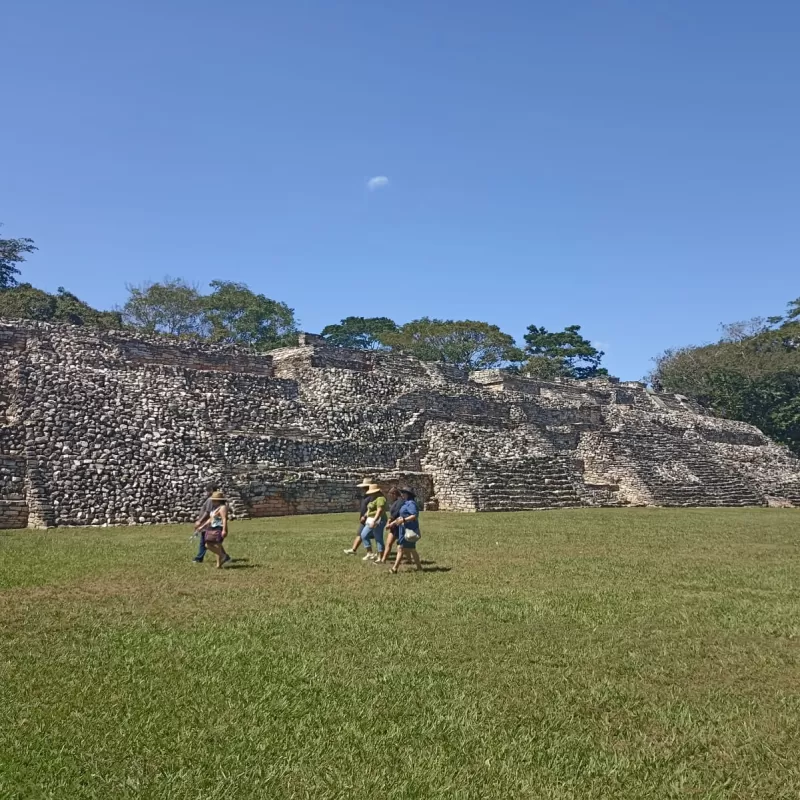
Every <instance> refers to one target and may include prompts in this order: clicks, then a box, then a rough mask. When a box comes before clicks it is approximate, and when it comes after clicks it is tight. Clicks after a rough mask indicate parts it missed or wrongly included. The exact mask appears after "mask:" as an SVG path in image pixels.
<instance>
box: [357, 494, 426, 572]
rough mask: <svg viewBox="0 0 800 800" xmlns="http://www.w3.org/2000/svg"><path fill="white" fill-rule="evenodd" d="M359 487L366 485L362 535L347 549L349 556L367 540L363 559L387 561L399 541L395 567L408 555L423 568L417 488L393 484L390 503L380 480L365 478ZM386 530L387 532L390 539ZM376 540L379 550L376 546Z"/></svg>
mask: <svg viewBox="0 0 800 800" xmlns="http://www.w3.org/2000/svg"><path fill="white" fill-rule="evenodd" d="M358 488H359V489H364V497H363V499H362V500H361V508H360V509H359V522H358V535H357V536H356V538H355V539H354V540H353V546H352V547H351V548H350V549H349V550H345V551H344V552H345V553H346V554H347V555H349V556H352V555H355V554H356V552H357V551H358V547H359V545H360V544H363V545H364V550H366V554H365V555H364V557H363V559H362V560H363V561H371V562H372V563H373V564H385V563H386V562H387V560H388V559H389V555H390V553H391V551H392V545H393V544H394V542H395V541H396V542H397V556H396V558H395V561H394V564H393V565H392V568H391V571H392V572H393V573H396V572H397V569H398V567H399V566H400V564H401V562H402V561H403V557H404V556H405V557H407V558H409V559H410V560H411V561H412V562H413V564H414V566H415V567H416V568H417V569H418V570H421V569H422V564H421V563H420V560H419V553H417V541H418V540H419V537H420V530H419V506H418V505H417V496H416V494H415V492H414V490H413V489H411V488H410V487H408V486H403V487H402V488H400V489H398V488H397V487H396V486H393V487H392V488H391V489H390V490H389V500H391V505H389V500H387V499H386V496H385V495H384V494H383V492H382V491H381V487H380V486H378V485H377V484H375V483H369V482H368V481H364V482H362V483H360V484H358ZM384 533H386V534H387V536H386V541H384ZM373 540H374V542H375V548H376V549H375V552H373V550H372V542H373Z"/></svg>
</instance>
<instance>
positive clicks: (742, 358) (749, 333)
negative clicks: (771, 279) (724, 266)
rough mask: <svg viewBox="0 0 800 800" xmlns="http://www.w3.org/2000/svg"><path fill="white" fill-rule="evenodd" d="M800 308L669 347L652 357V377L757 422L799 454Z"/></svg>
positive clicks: (795, 303) (665, 387)
mask: <svg viewBox="0 0 800 800" xmlns="http://www.w3.org/2000/svg"><path fill="white" fill-rule="evenodd" d="M799 309H800V304H798V301H796V300H795V301H792V302H791V303H789V312H788V313H787V315H786V317H785V318H783V317H769V318H767V319H762V318H755V319H753V320H748V321H747V322H739V323H734V324H732V325H726V326H723V329H722V330H723V335H722V337H721V338H720V340H719V341H718V342H716V343H715V344H709V345H703V346H700V347H682V348H679V349H673V350H667V351H666V352H664V353H662V354H661V355H660V356H658V357H657V358H655V359H654V361H655V368H654V370H653V371H652V373H651V374H650V376H649V377H650V380H651V382H652V384H653V385H654V386H655V387H656V388H657V389H659V390H663V391H668V392H675V393H677V394H683V395H686V396H687V397H691V398H693V399H694V400H697V401H698V402H699V403H701V404H702V405H703V406H705V407H706V408H708V409H710V410H712V411H714V412H715V413H717V414H720V415H722V416H725V417H729V418H731V419H738V420H741V421H742V422H749V423H750V424H752V425H756V426H757V427H759V428H761V430H763V431H764V433H766V434H767V435H768V436H771V437H773V438H774V439H776V440H778V441H780V442H783V443H785V444H787V445H789V446H790V447H791V448H792V449H793V450H794V451H795V452H797V453H798V454H800V321H798V317H799V316H800V311H799Z"/></svg>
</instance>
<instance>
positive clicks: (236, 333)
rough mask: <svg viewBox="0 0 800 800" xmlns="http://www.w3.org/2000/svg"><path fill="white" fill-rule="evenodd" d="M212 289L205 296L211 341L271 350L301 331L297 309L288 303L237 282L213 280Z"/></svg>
mask: <svg viewBox="0 0 800 800" xmlns="http://www.w3.org/2000/svg"><path fill="white" fill-rule="evenodd" d="M211 289H212V291H211V294H210V295H207V296H206V297H205V298H204V306H205V312H204V314H205V319H206V322H207V323H208V326H209V337H210V339H211V341H214V342H225V343H229V344H238V345H243V346H247V347H254V348H256V349H258V350H270V349H272V348H275V347H281V346H283V345H286V344H289V343H290V340H291V339H292V338H293V336H294V334H296V333H297V320H296V319H295V316H294V311H293V310H292V309H291V308H289V306H287V305H286V304H285V303H281V302H279V301H277V300H270V299H269V298H268V297H265V296H264V295H263V294H256V293H255V292H253V291H251V290H250V289H249V288H248V287H247V286H246V285H245V284H243V283H234V282H233V281H212V282H211Z"/></svg>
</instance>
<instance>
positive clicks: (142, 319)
mask: <svg viewBox="0 0 800 800" xmlns="http://www.w3.org/2000/svg"><path fill="white" fill-rule="evenodd" d="M122 317H123V319H124V320H125V323H126V324H128V325H131V326H132V327H134V328H140V329H142V330H144V331H148V332H149V333H169V334H172V335H173V336H203V335H205V334H206V333H207V332H208V325H207V323H206V319H205V300H204V298H203V296H202V295H201V294H200V292H199V290H198V288H197V286H195V285H192V284H190V283H187V282H186V281H185V280H183V279H182V278H169V277H167V278H164V280H163V281H160V282H159V283H147V284H143V285H142V286H128V299H127V301H126V302H125V305H124V306H123V307H122Z"/></svg>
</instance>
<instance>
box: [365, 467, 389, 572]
mask: <svg viewBox="0 0 800 800" xmlns="http://www.w3.org/2000/svg"><path fill="white" fill-rule="evenodd" d="M367 497H368V498H369V503H367V520H366V522H365V523H364V527H363V528H362V530H361V541H362V542H364V549H365V550H366V551H367V554H366V555H365V556H364V558H363V559H362V561H372V560H373V559H374V558H377V559H378V560H380V558H381V556H382V555H383V529H384V528H385V527H386V498H385V497H384V496H383V492H382V491H381V487H380V486H378V484H377V483H373V484H371V485H370V486H368V487H367ZM371 539H375V544H376V546H377V550H378V552H377V553H373V552H372V545H371V543H370V540H371Z"/></svg>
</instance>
